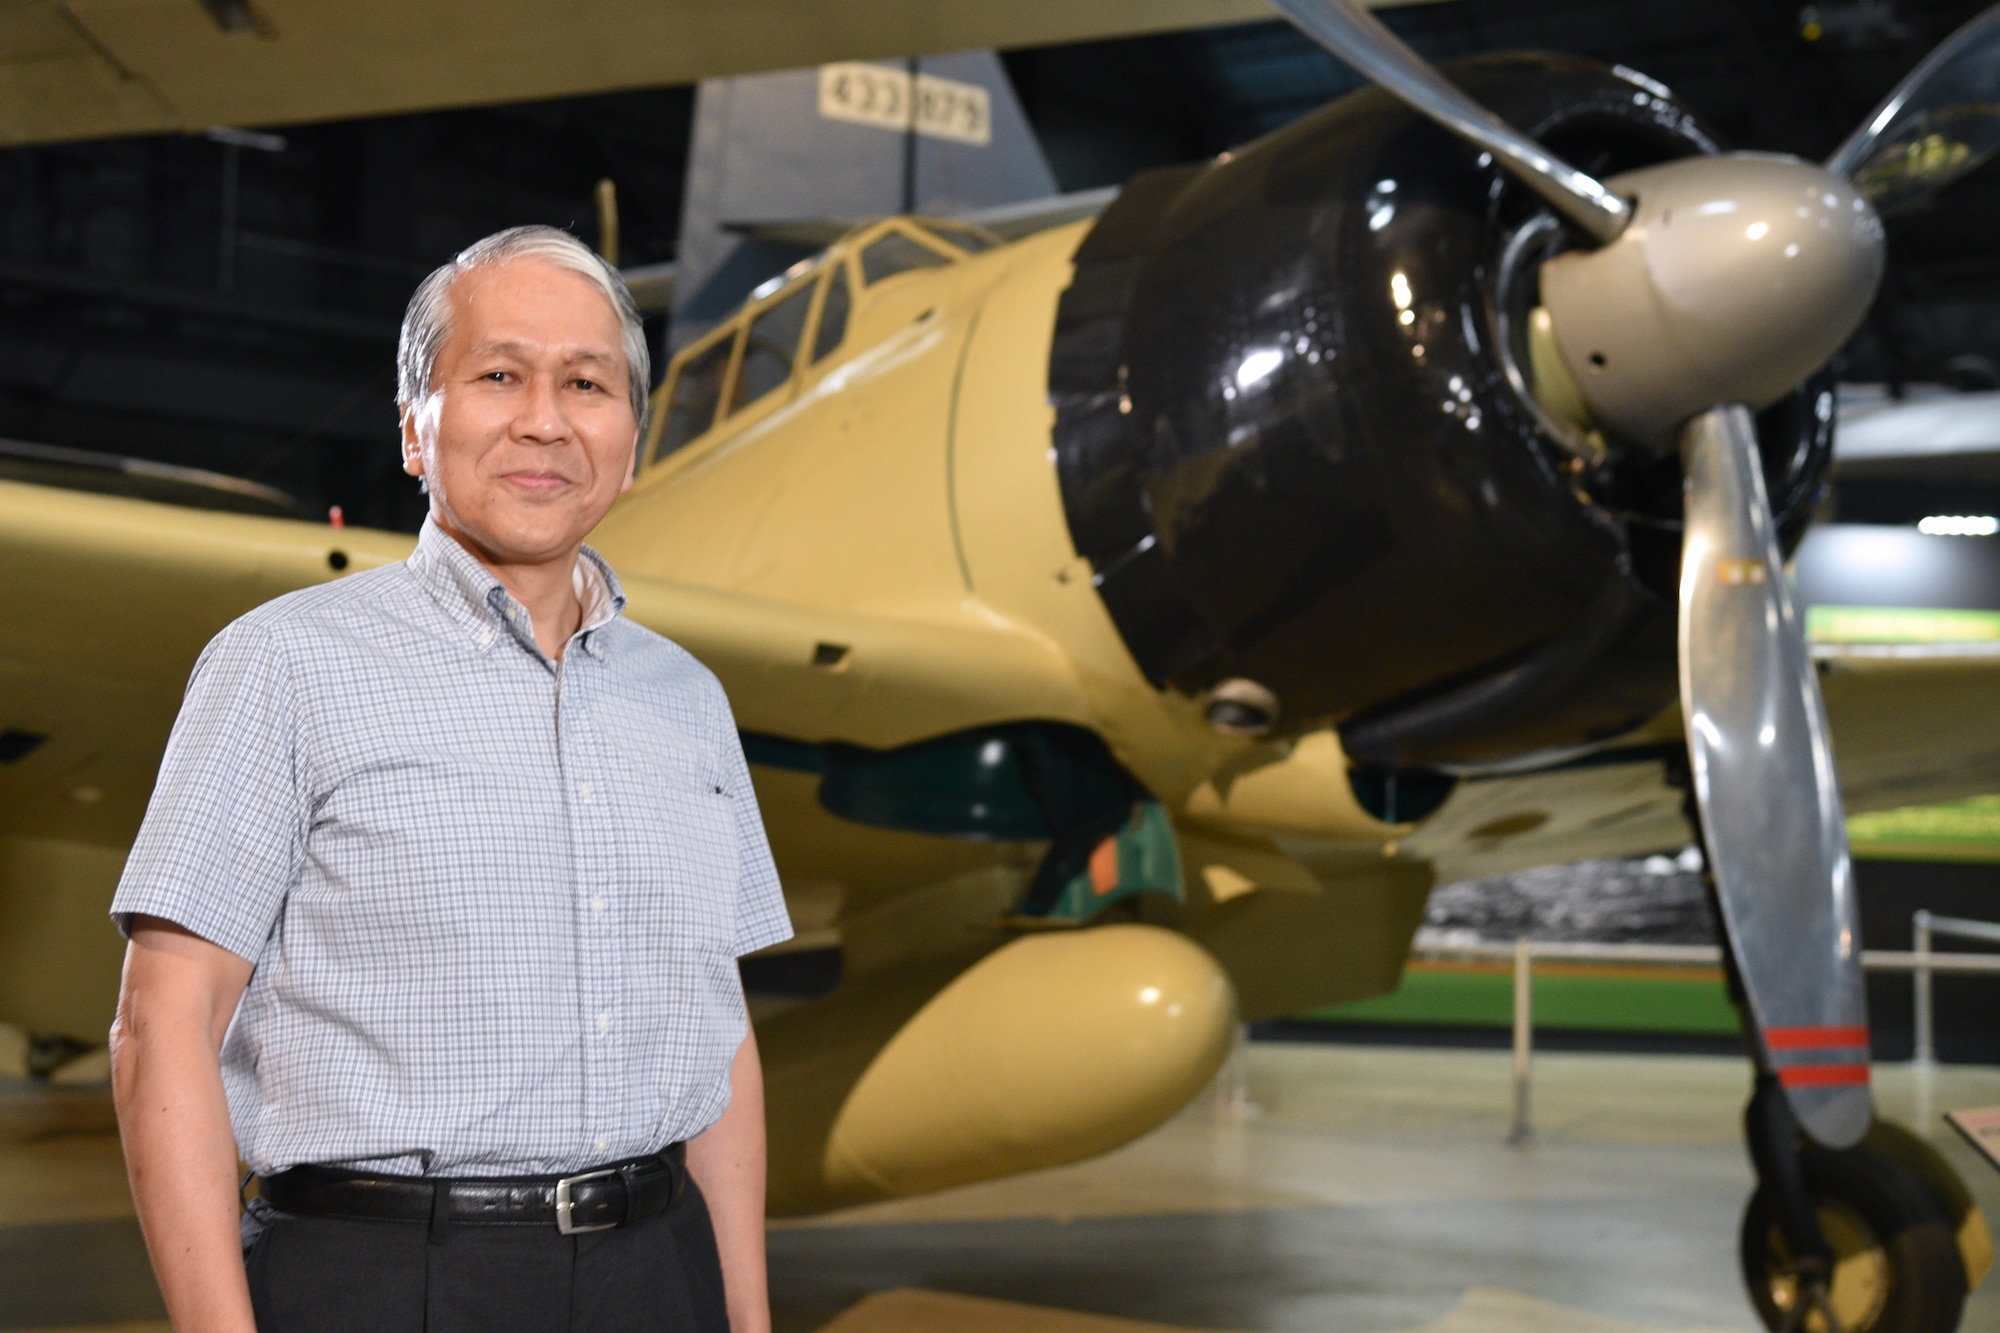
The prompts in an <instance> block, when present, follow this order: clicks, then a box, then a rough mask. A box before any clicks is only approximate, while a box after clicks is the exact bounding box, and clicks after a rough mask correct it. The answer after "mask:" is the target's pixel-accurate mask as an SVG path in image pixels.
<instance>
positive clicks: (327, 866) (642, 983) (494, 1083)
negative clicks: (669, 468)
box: [112, 523, 791, 1176]
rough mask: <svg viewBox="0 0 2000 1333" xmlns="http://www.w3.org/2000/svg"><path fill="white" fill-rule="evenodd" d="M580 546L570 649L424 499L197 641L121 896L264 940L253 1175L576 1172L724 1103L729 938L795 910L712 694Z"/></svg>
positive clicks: (250, 1016) (228, 1064) (246, 1017)
mask: <svg viewBox="0 0 2000 1333" xmlns="http://www.w3.org/2000/svg"><path fill="white" fill-rule="evenodd" d="M583 559H584V560H587V561H589V562H590V564H589V566H588V567H586V568H584V569H582V570H581V571H580V573H579V588H580V589H581V590H583V591H585V592H586V594H587V595H588V594H589V593H590V592H592V591H593V590H594V592H595V601H596V603H597V610H596V613H595V614H593V615H590V616H587V618H586V621H585V625H584V628H583V629H581V630H579V631H578V633H577V634H576V636H575V637H574V638H572V639H571V640H570V642H569V645H568V647H567V648H566V649H565V651H564V653H563V657H562V660H561V662H560V663H557V662H551V661H550V660H549V659H547V658H546V657H544V656H543V655H542V653H541V652H540V651H539V650H538V649H537V648H536V647H535V641H534V634H533V630H532V626H531V625H530V623H529V619H528V614H527V612H526V611H525V610H524V609H523V608H522V607H521V606H520V605H519V604H518V603H517V602H516V601H515V600H514V599H513V598H512V597H511V596H509V595H508V593H507V591H506V590H505V588H503V587H502V586H501V585H500V582H499V580H497V579H496V578H494V577H493V575H492V574H491V573H489V572H488V571H487V570H486V569H485V568H484V567H483V566H481V565H480V564H479V563H478V562H477V561H475V560H474V559H473V558H472V557H471V556H470V555H469V554H467V552H466V551H465V550H464V549H463V548H462V547H460V546H459V545H458V544H457V543H456V542H455V541H453V540H452V539H451V538H450V537H448V536H447V535H446V534H445V533H444V532H443V531H441V530H440V529H438V528H437V527H436V526H434V525H432V524H429V523H426V525H425V527H424V531H423V534H422V536H421V537H420V538H419V539H418V542H417V549H416V551H415V552H414V553H413V554H412V555H411V556H410V558H409V560H408V561H407V562H405V563H404V564H400V565H391V566H386V567H384V568H381V569H376V570H371V571H368V572H365V573H360V574H355V575H351V576H349V577H347V578H344V579H340V580H337V581H335V582H333V583H329V584H324V585H322V586H319V587H315V588H309V589H306V590H304V591H301V592H296V593H292V594H290V595H289V596H285V597H281V598H279V599H277V600H276V601H273V602H270V603H268V604H266V605H264V606H262V607H260V608H258V609H257V610H255V611H253V612H251V613H250V614H249V615H246V616H244V617H243V618H242V619H240V620H238V621H236V622H235V623H234V624H232V625H230V626H229V627H228V628H227V629H225V630H224V631H223V632H222V633H221V634H219V635H217V636H216V638H215V640H214V641H213V642H212V643H210V644H209V646H208V648H207V650H206V651H205V652H204V653H203V654H202V657H201V660H200V662H199V663H198V664H197V665H196V667H195V670H194V676H193V679H192V680H191V681H190V682H189V685H188V691H187V697H186V700H185V702H184V703H183V705H182V707H181V713H180V717H179V719H178V721H176V723H175V724H174V731H173V737H172V739H171V740H170V741H169V742H168V745H167V752H166V758H165V761H164V762H163V764H162V765H161V768H160V776H159V782H158V785H157V786H156V787H155V789H154V792H153V798H152V803H151V805H150V807H149V808H148V810H147V812H146V819H145V823H144V825H143V826H142V827H141V828H140V830H139V836H138V840H137V841H136V842H135V843H134V845H133V848H132V855H131V858H130V860H129V861H128V862H127V864H126V867H125V874H124V878H123V879H122V880H121V881H120V883H119V886H118V892H117V895H116V897H115V899H114V900H113V903H112V911H113V913H114V915H115V916H116V917H117V918H118V920H119V921H120V923H121V925H127V924H129V920H130V917H131V916H132V915H133V914H135V913H144V914H147V915H150V916H158V917H164V918H166V919H168V920H170V921H174V922H176V923H178V924H180V925H182V926H185V927H186V928H187V929H189V930H191V931H193V932H194V933H195V934H197V935H200V936H202V937H203V938H205V939H208V940H211V941H213V942H214V943H216V944H219V945H221V946H222V947H223V948H225V949H228V950H229V951H230V952H232V953H235V954H238V955H240V956H241V957H243V958H245V959H248V960H250V961H251V962H253V963H255V964H256V970H255V972H254V973H253V974H252V976H251V980H250V985H249V988H248V989H247V990H246V991H245V993H244V996H243V1000H242V1003H241V1005H240V1006H239V1007H238V1009H237V1012H236V1018H235V1021H234V1022H233V1024H232V1025H231V1027H230V1029H229V1035H228V1038H227V1040H226V1041H225V1043H224V1046H223V1052H222V1064H223V1081H224V1084H225V1086H226V1088H227V1090H228V1094H229V1112H230V1119H231V1122H232V1124H233V1126H234V1129H235V1133H236V1141H237V1145H238V1147H239V1149H240V1151H241V1152H242V1154H243V1157H244V1160H245V1161H246V1162H248V1163H249V1165H250V1166H251V1167H252V1168H253V1169H255V1170H257V1171H259V1172H262V1173H269V1172H272V1171H276V1170H282V1169H284V1168H285V1167H288V1166H293V1165H297V1164H299V1163H305V1162H316V1163H323V1164H343V1165H352V1166H361V1167H366V1168H367V1169H371V1170H377V1171H384V1172H390V1173H396V1174H430V1175H459V1176H470V1175H545V1174H559V1173H567V1172H571V1171H575V1170H578V1169H581V1168H583V1167H586V1166H589V1165H592V1164H594V1163H599V1162H604V1161H607V1160H615V1159H619V1158H625V1157H632V1156H638V1155H641V1154H644V1153H650V1152H656V1151H658V1150H659V1149H661V1148H663V1147H665V1146H666V1145H667V1144H669V1143H673V1142H675V1141H677V1140H681V1139H686V1138H688V1137H691V1136H692V1135H694V1134H697V1133H699V1132H700V1131H701V1130H703V1129H705V1128H707V1127H708V1126H709V1125H710V1124H712V1123H714V1121H715V1120H716V1118H717V1117H718V1116H720V1115H721V1114H722V1111H723V1108H724V1107H725V1106H726V1105H727V1104H728V1100H729V1066H730V1062H731V1060H732V1059H733V1058H734V1056H735V1054H736V1050H737V1047H738V1046H739V1045H740V1044H741V1042H742V1040H743V1036H744V1032H745V1016H744V1007H743V996H742V990H741V986H740V983H739V981H738V977H737V973H736V959H737V958H738V956H740V955H742V954H745V953H748V952H750V951H751V950H754V949H758V948H761V947H763V946H765V945H768V944H773V943H776V942H778V941H780V940H783V939H785V938H787V937H788V936H789V935H790V934H791V924H790V922H789V920H788V919H787V917H786V914H785V906H784V900H783V898H782V896H781V895H780V893H779V889H778V877H777V872H776V870H775V869H774V868H773V866H772V863H771V853H770V848H769V846H768V844H767V843H766V841H765V837H764V830H763V825H762V823H761V822H760V820H759V818H758V814H757V801H756V795H755V793H754V792H753V791H752V790H751V786H750V778H749V771H748V769H747V768H746V767H745V765H744V760H743V750H742V746H741V744H740V742H739V741H738V739H737V734H736V727H735V723H734V720H733V719H732V717H731V714H730V710H729V703H728V700H727V699H726V698H725V697H724V696H723V692H722V687H721V686H720V685H719V684H718V683H717V682H716V679H715V677H714V676H713V675H711V674H710V673H709V672H708V670H707V669H706V668H705V667H703V666H702V665H701V664H700V663H699V662H697V661H695V660H694V658H693V657H691V656H690V655H689V654H688V653H686V652H685V651H683V650H682V649H680V648H678V647H676V646H675V645H674V644H672V643H669V642H668V641H667V640H665V639H663V638H661V637H660V636H658V635H656V634H654V633H652V632H650V631H648V630H646V629H643V628H641V627H639V626H637V625H635V624H633V623H631V622H630V621H628V620H625V619H623V618H622V617H621V616H619V615H618V611H619V610H620V609H621V608H622V606H623V604H624V599H623V596H622V595H621V594H620V593H619V592H618V584H617V579H616V577H615V576H614V575H613V574H612V573H611V570H610V568H609V567H608V566H606V565H605V564H604V563H603V561H602V560H601V559H600V558H599V557H598V556H597V555H596V554H595V553H594V552H591V551H589V550H588V549H587V548H586V550H585V552H584V555H583ZM586 605H587V606H588V605H590V602H588V601H587V602H586Z"/></svg>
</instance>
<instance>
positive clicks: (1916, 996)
mask: <svg viewBox="0 0 2000 1333" xmlns="http://www.w3.org/2000/svg"><path fill="white" fill-rule="evenodd" d="M1910 936H1911V950H1912V952H1914V953H1915V954H1916V956H1917V965H1916V966H1915V967H1913V968H1911V969H1910V985H1911V988H1912V991H1913V995H1912V998H1913V1000H1914V1009H1915V1018H1916V1024H1915V1026H1916V1050H1915V1052H1914V1053H1913V1054H1912V1056H1911V1058H1912V1059H1913V1060H1914V1061H1915V1062H1916V1063H1917V1064H1920V1065H1932V1064H1936V1063H1937V1032H1936V1029H1935V1027H1934V1022H1935V1020H1934V1019H1933V1018H1932V1014H1931V914H1930V912H1929V911H1928V910H1927V909H1925V908H1921V907H1920V908H1918V909H1917V912H1916V915H1915V916H1912V917H1911V918H1910Z"/></svg>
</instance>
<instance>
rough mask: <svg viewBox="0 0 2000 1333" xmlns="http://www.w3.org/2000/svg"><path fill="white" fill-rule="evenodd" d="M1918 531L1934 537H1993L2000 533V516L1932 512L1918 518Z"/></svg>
mask: <svg viewBox="0 0 2000 1333" xmlns="http://www.w3.org/2000/svg"><path fill="white" fill-rule="evenodd" d="M1917 531H1918V532H1922V533H1928V534H1929V535H1930V536H1933V537H1991V536H1993V535H1994V534H1995V533H2000V518H1995V517H1994V516H1993V515H1991V514H1932V515H1931V516H1930V517H1929V518H1924V519H1918V520H1917Z"/></svg>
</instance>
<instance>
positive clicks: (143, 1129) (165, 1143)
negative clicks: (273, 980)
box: [111, 916, 256, 1333]
mask: <svg viewBox="0 0 2000 1333" xmlns="http://www.w3.org/2000/svg"><path fill="white" fill-rule="evenodd" d="M250 972H251V965H250V964H249V963H247V962H245V961H244V960H243V959H241V958H238V957H237V956H236V955H235V954H233V953H230V952H229V951H228V950H227V949H224V948H222V947H220V946H219V945H215V944H210V943H209V942H208V941H207V940H205V939H202V938H201V937H200V936H199V935H195V934H192V933H190V932H189V931H187V930H184V929H182V928H181V927H180V926H177V925H174V924H173V923H172V922H170V921H163V920H161V919H160V918H158V917H149V916H135V917H134V918H133V919H132V942H131V944H130V945H129V946H128V947H127V948H126V950H125V977H124V982H123V984H122V985H121V987H120V988H119V993H118V1019H117V1021H116V1022H115V1023H113V1024H112V1027H111V1090H112V1097H113V1100H114V1101H115V1102H116V1103H117V1106H118V1132H119V1134H120V1136H121V1137H122V1138H123V1140H124V1145H125V1169H126V1171H127V1173H128V1174H129V1175H130V1176H131V1179H132V1198H133V1200H134V1201H135V1202H136V1203H137V1204H138V1206H139V1225H140V1227H141V1228H142V1229H143V1230H144V1231H145V1233H146V1248H147V1250H148V1251H149V1252H150V1253H151V1254H152V1258H153V1272H154V1274H155V1275H156V1276H157V1277H158V1278H159V1280H160V1292H161V1294H162V1295H163V1296H165V1297H166V1301H167V1312H168V1314H170V1315H171V1316H172V1317H173V1321H174V1327H175V1328H177V1329H184V1330H196V1329H199V1330H201V1333H256V1323H255V1321H254V1319H253V1317H252V1315H251V1311H250V1286H249V1283H248V1282H247V1281H246V1280H245V1278H244V1275H243V1250H242V1241H241V1240H240V1239H239V1233H238V1223H237V1213H238V1206H237V1184H236V1140H235V1139H234V1137H233V1136H232V1135H231V1134H230V1130H229V1106H228V1103H227V1102H226V1101H225V1100H224V1098H223V1092H222V1061H221V1051H222V1038H223V1034H224V1033H226V1032H227V1031H228V1030H229V1020H230V1017H231V1016H232V1015H234V1014H235V1012H236V1002H237V1001H238V1000H239V999H241V998H242V996H243V988H244V987H245V986H246V985H248V984H249V981H250Z"/></svg>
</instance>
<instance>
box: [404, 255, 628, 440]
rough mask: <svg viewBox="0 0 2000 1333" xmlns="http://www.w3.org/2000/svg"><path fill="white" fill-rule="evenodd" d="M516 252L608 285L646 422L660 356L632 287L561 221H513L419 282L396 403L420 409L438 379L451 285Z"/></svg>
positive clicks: (408, 317) (602, 287)
mask: <svg viewBox="0 0 2000 1333" xmlns="http://www.w3.org/2000/svg"><path fill="white" fill-rule="evenodd" d="M509 259H540V260H544V261H546V262H547V263H550V264H554V265H555V266H556V267H557V268H563V269H568V270H569V271H570V272H572V273H575V274H578V275H580V276H582V277H585V278H588V279H589V280H590V281H591V282H592V283H593V284H594V285H595V286H596V287H597V289H598V290H599V291H600V292H602V293H604V299H605V300H607V301H609V302H610V303H611V308H612V310H614V311H616V312H617V315H618V323H619V325H620V326H621V327H622V328H623V330H624V335H625V336H624V344H625V369H626V371H627V377H628V378H629V380H630V381H631V383H630V390H631V397H632V419H633V420H635V421H637V422H638V423H639V429H640V431H641V432H642V433H643V432H644V430H645V428H646V406H647V389H648V387H649V384H650V381H651V377H652V366H653V358H652V355H651V352H650V350H649V349H648V348H647V346H646V330H645V326H644V325H643V324H642V323H641V322H640V320H639V308H638V307H637V306H636V305H634V304H633V303H632V289H631V288H629V287H627V286H626V285H625V279H624V277H623V276H622V275H621V274H620V273H619V272H618V270H617V269H615V268H613V267H612V266H611V265H609V264H607V263H605V262H604V260H603V259H602V258H601V257H599V255H598V254H597V252H596V251H594V250H592V249H591V248H590V247H589V246H587V245H585V244H584V243H583V242H582V241H579V240H578V239H576V237H574V236H572V235H570V234H569V233H568V232H566V231H563V230H562V229H561V228H559V227H540V226H535V227H509V228H507V230H505V231H496V232H494V233H493V234H492V235H491V236H488V237H487V238H486V239H485V240H483V241H475V242H473V243H472V244H471V245H468V246H466V247H465V248H464V249H463V250H460V251H459V252H458V253H457V254H456V255H454V256H452V257H451V258H450V259H448V260H446V261H445V262H444V263H443V264H440V265H439V266H438V267H437V269H436V270H434V271H433V272H432V273H431V275H430V276H429V277H428V278H425V279H424V280H423V281H422V282H421V283H418V284H417V290H416V294H415V295H414V296H412V297H411V298H410V308H409V309H408V310H406V311H404V312H403V332H402V336H401V337H400V338H399V339H398V340H397V343H396V406H397V407H398V408H399V409H401V410H402V411H405V412H409V411H414V410H416V409H417V408H418V407H419V406H420V405H421V404H422V403H423V402H424V400H425V399H427V398H429V397H430V396H431V393H432V391H433V390H434V389H435V388H436V387H437V385H436V381H435V376H436V374H437V359H438V352H439V351H441V350H442V349H443V347H444V343H445V339H446V338H448V337H450V336H451V285H452V284H453V283H454V282H457V281H458V279H459V276H460V275H461V274H464V273H467V272H470V271H471V270H472V269H475V268H478V267H479V266H481V265H482V264H498V263H501V262H503V261H505V260H509Z"/></svg>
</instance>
